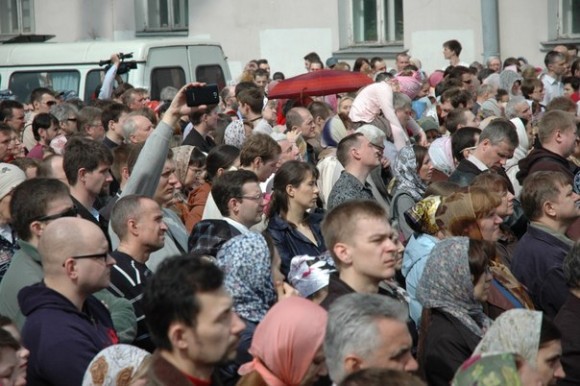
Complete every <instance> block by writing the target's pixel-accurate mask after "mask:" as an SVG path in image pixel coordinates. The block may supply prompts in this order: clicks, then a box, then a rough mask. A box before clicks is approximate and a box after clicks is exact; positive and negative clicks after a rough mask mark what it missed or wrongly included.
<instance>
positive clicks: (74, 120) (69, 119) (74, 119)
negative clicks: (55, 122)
mask: <svg viewBox="0 0 580 386" xmlns="http://www.w3.org/2000/svg"><path fill="white" fill-rule="evenodd" d="M66 120H67V121H69V122H76V121H77V119H76V118H67V119H66Z"/></svg>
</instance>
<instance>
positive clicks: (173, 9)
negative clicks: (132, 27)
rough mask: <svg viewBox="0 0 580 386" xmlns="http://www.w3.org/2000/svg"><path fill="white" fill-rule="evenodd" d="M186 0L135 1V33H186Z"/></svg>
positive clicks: (187, 19) (187, 15)
mask: <svg viewBox="0 0 580 386" xmlns="http://www.w3.org/2000/svg"><path fill="white" fill-rule="evenodd" d="M188 3H189V1H188V0H135V18H136V26H137V31H140V32H172V31H187V30H188V25H189V4H188Z"/></svg>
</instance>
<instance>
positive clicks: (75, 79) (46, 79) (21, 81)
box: [8, 70, 81, 103]
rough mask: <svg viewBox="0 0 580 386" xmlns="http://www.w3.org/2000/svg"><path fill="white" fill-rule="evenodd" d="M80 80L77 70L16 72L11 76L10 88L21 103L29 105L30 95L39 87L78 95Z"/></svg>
mask: <svg viewBox="0 0 580 386" xmlns="http://www.w3.org/2000/svg"><path fill="white" fill-rule="evenodd" d="M80 78H81V76H80V74H79V72H78V71H76V70H59V71H26V72H25V71H22V72H14V73H13V74H12V75H11V76H10V82H9V84H8V88H9V89H10V90H11V91H12V92H13V93H14V94H15V95H16V98H17V99H18V100H19V101H20V102H23V103H28V102H29V99H30V93H31V92H32V90H34V89H35V88H38V87H48V88H50V89H52V90H54V91H71V90H72V91H74V92H76V93H78V92H79V82H80Z"/></svg>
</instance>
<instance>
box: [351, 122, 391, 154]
mask: <svg viewBox="0 0 580 386" xmlns="http://www.w3.org/2000/svg"><path fill="white" fill-rule="evenodd" d="M355 132H356V133H361V134H362V135H364V136H365V138H366V139H368V140H369V142H370V143H372V144H373V145H375V146H377V147H380V148H381V149H383V148H384V147H385V139H386V136H385V132H384V131H382V130H381V129H379V128H378V127H376V126H375V125H370V124H366V125H362V126H361V127H359V128H358V129H356V130H355Z"/></svg>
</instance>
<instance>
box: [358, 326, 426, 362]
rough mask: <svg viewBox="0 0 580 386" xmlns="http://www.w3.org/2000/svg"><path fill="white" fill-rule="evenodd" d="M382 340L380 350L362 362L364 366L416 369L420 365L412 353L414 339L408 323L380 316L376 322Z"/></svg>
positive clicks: (379, 337)
mask: <svg viewBox="0 0 580 386" xmlns="http://www.w3.org/2000/svg"><path fill="white" fill-rule="evenodd" d="M375 323H376V324H377V329H378V330H379V336H378V337H377V339H380V340H381V343H382V344H381V345H380V346H379V348H378V350H376V351H375V352H373V353H372V354H371V357H370V358H368V360H365V361H364V362H363V363H362V364H361V367H362V368H372V367H375V368H378V369H389V370H399V371H407V372H411V371H415V370H417V368H418V367H419V366H418V365H417V361H416V360H415V358H413V355H412V354H411V348H412V347H413V339H412V338H411V334H409V329H408V327H407V325H406V324H405V323H403V322H400V321H398V320H395V319H390V318H380V319H377V321H376V322H375Z"/></svg>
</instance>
